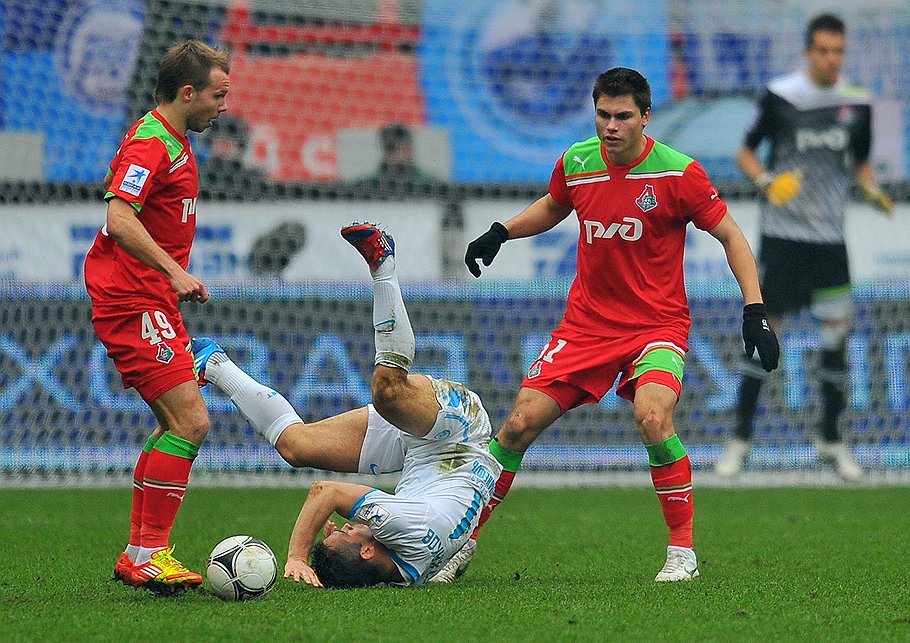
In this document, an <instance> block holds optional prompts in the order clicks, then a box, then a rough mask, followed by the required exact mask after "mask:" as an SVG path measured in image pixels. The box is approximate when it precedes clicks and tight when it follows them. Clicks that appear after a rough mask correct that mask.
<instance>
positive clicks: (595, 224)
mask: <svg viewBox="0 0 910 643" xmlns="http://www.w3.org/2000/svg"><path fill="white" fill-rule="evenodd" d="M622 220H623V222H622V223H616V222H615V221H614V222H613V223H611V224H610V225H608V226H604V224H602V223H601V222H600V221H588V220H587V219H585V220H584V221H583V223H584V224H585V238H586V239H587V240H588V243H594V239H612V238H613V237H616V236H618V237H619V238H620V239H625V240H626V241H638V240H639V239H641V232H642V227H643V226H642V224H641V220H639V219H636V218H635V217H623V218H622Z"/></svg>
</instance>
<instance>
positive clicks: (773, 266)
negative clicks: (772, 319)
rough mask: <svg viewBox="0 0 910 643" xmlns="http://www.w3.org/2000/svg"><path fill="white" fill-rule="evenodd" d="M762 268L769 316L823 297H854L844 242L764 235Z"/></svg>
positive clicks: (793, 309) (762, 287)
mask: <svg viewBox="0 0 910 643" xmlns="http://www.w3.org/2000/svg"><path fill="white" fill-rule="evenodd" d="M759 270H760V272H761V274H762V285H761V289H762V295H763V297H764V300H765V306H766V307H767V310H768V314H769V315H775V316H779V315H783V314H785V313H789V312H794V311H797V310H800V309H802V308H809V307H810V306H811V304H812V303H813V302H814V301H815V300H817V299H819V298H838V297H843V296H847V297H849V296H850V292H851V289H852V287H851V284H850V265H849V263H848V260H847V246H846V245H844V244H843V243H810V242H807V241H791V240H789V239H778V238H776V237H766V236H762V238H761V250H760V252H759Z"/></svg>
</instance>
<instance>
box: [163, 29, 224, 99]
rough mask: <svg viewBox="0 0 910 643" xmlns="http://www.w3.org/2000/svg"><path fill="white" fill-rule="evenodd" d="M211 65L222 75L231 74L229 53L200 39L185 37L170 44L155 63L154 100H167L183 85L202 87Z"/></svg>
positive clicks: (207, 77)
mask: <svg viewBox="0 0 910 643" xmlns="http://www.w3.org/2000/svg"><path fill="white" fill-rule="evenodd" d="M215 67H217V68H218V69H220V70H222V71H223V72H224V73H226V74H229V73H231V57H230V54H228V52H226V51H224V50H222V49H216V48H215V47H211V46H209V45H207V44H205V43H204V42H202V41H200V40H187V41H186V42H184V43H180V44H177V45H174V46H173V47H171V48H170V49H168V50H167V53H165V54H164V56H162V57H161V62H160V63H159V65H158V83H157V85H155V100H157V101H158V102H159V103H170V102H171V101H173V100H174V99H175V98H177V92H178V90H179V89H180V88H181V87H183V86H184V85H192V86H193V87H195V88H196V89H204V88H205V87H207V86H208V84H209V76H210V75H211V73H212V69H214V68H215Z"/></svg>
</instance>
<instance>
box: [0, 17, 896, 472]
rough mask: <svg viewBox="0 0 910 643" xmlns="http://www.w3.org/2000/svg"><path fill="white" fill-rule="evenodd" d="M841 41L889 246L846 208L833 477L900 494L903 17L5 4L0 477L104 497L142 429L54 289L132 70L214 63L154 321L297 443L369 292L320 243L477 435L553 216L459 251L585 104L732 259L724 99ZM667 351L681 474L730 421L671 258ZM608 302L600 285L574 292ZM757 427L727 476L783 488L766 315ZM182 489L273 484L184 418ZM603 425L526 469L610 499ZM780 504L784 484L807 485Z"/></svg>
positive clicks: (128, 399)
mask: <svg viewBox="0 0 910 643" xmlns="http://www.w3.org/2000/svg"><path fill="white" fill-rule="evenodd" d="M832 8H833V9H834V10H836V11H837V12H838V13H839V14H840V15H841V16H842V17H843V18H844V19H845V21H846V22H847V27H848V53H847V63H846V66H845V70H844V74H845V75H846V76H847V77H849V78H850V79H851V80H852V81H854V82H856V83H857V84H859V85H862V86H864V87H867V88H869V89H870V90H871V91H872V92H873V93H874V95H875V102H874V112H875V125H874V138H875V140H874V146H873V156H872V158H873V162H874V165H875V169H876V172H877V174H878V176H879V178H880V180H881V181H882V182H883V183H884V184H885V186H886V188H887V189H888V190H889V192H890V193H891V195H892V196H893V197H894V198H895V203H896V206H895V213H894V217H893V218H892V219H885V218H884V217H882V216H880V215H878V214H876V213H875V212H874V211H873V210H872V209H871V208H870V207H869V206H867V205H864V204H863V203H861V202H860V201H853V202H851V204H850V206H849V208H848V230H847V232H848V246H849V248H850V252H851V271H852V273H853V276H854V280H855V286H856V288H855V292H854V299H855V306H856V319H855V322H854V324H853V327H852V332H851V335H850V340H849V351H848V353H849V356H848V357H849V367H850V379H849V383H848V391H849V402H848V407H847V410H846V411H845V413H844V414H843V416H842V419H841V422H842V425H841V428H842V430H843V433H844V435H845V437H846V438H847V440H848V441H849V442H850V444H851V445H852V446H853V448H854V450H855V453H856V456H857V459H858V461H859V462H860V464H861V465H862V466H864V467H865V468H867V469H869V470H871V471H873V472H875V473H876V474H878V475H879V476H882V477H887V476H892V475H896V476H900V475H904V474H907V473H908V472H910V455H908V454H910V413H908V408H910V391H908V368H910V359H908V354H910V251H908V246H907V243H906V234H905V233H904V230H905V229H906V227H907V225H908V224H910V201H908V196H910V190H908V186H910V183H908V176H910V87H908V84H907V78H908V76H907V74H906V73H905V70H906V69H907V68H908V67H910V53H908V52H910V47H908V46H907V45H908V43H910V6H908V5H907V3H906V2H903V1H902V0H872V1H870V2H866V3H863V4H862V6H860V5H859V4H857V3H849V2H846V1H843V2H827V3H820V2H797V1H796V0H786V1H784V2H768V3H754V2H744V1H741V0H735V1H733V2H729V1H728V2H715V1H709V0H699V1H693V2H683V1H680V0H657V1H656V2H651V3H649V5H648V9H647V10H646V11H645V10H642V8H641V5H640V4H637V3H633V2H630V1H626V0H611V1H610V2H603V1H599V2H595V1H593V0H590V1H589V0H564V1H561V2H555V1H551V0H509V1H505V2H503V1H494V0H468V1H466V2H450V1H443V0H365V1H362V2H357V3H351V2H345V1H342V0H303V1H294V2H291V1H290V0H287V1H281V0H275V1H270V2H265V1H264V0H262V1H257V0H230V1H229V0H221V1H218V0H149V1H147V2H143V1H141V0H113V1H104V2H101V1H96V0H41V1H40V2H39V1H38V0H7V1H6V2H4V3H2V4H0V32H2V34H3V38H2V42H0V57H2V65H3V66H2V69H3V73H2V74H0V86H2V90H0V149H2V153H0V226H2V231H3V234H2V235H0V302H2V303H0V446H2V449H0V474H2V477H3V478H4V479H5V480H31V479H40V478H41V477H42V476H50V477H66V476H72V475H81V474H84V473H89V474H92V475H96V474H105V473H111V474H115V475H118V476H119V475H122V474H123V473H124V472H127V471H129V470H131V468H132V466H133V464H134V462H135V458H136V455H137V453H138V449H139V448H140V447H141V445H142V444H143V443H144V441H145V438H146V436H147V434H148V433H149V432H150V431H151V430H152V429H153V428H154V426H155V425H154V418H153V416H152V415H151V413H150V412H149V410H148V408H147V407H146V405H145V404H144V403H143V402H142V400H141V399H140V398H139V396H138V395H137V394H136V393H135V391H132V390H123V388H122V386H121V383H120V379H119V376H118V374H117V373H116V370H115V369H114V368H113V365H112V363H111V362H110V360H108V359H107V357H106V354H105V351H104V348H103V347H102V346H101V345H100V343H99V342H98V341H97V339H96V338H95V335H94V333H93V331H92V327H91V324H90V321H89V318H90V304H89V301H88V299H87V297H86V295H85V292H84V286H83V283H82V262H83V260H84V256H85V252H86V251H87V249H88V248H89V246H90V245H91V243H92V241H93V239H94V236H95V235H96V234H97V231H98V229H99V228H100V227H101V225H103V223H104V217H105V206H104V203H103V201H102V198H101V197H102V195H103V192H102V190H101V188H100V180H101V178H103V176H104V174H105V172H106V168H107V164H108V163H109V161H110V158H111V157H112V155H113V153H114V152H115V151H116V149H117V146H118V145H119V142H120V139H121V137H122V136H123V133H124V132H125V131H126V129H127V128H128V127H129V126H130V125H131V124H132V123H133V122H134V121H135V120H136V119H137V118H139V117H140V116H141V115H142V114H144V113H145V112H146V111H148V110H149V109H151V108H152V107H153V106H154V98H153V91H154V86H155V79H156V74H157V63H158V60H159V58H160V56H161V54H162V53H163V52H164V51H165V50H167V48H168V47H169V46H170V45H172V44H174V43H175V42H177V41H180V40H183V39H186V38H190V37H193V38H199V39H201V40H204V41H206V42H209V43H212V44H215V45H218V46H221V47H224V48H226V49H229V50H230V51H231V53H232V70H231V89H230V93H229V95H228V109H229V111H228V113H227V116H225V117H224V118H222V119H219V121H218V122H216V124H215V126H214V127H213V128H212V129H211V130H209V131H207V132H205V133H203V134H201V135H194V136H193V137H192V141H193V146H194V150H195V152H196V156H197V159H198V161H199V166H200V176H201V192H200V197H199V201H198V205H197V215H196V216H197V236H196V242H195V245H194V250H193V255H192V263H191V268H190V271H191V272H192V273H193V274H195V275H197V276H199V277H200V278H201V279H203V281H204V282H205V283H206V285H207V286H208V287H209V289H210V291H211V292H212V293H213V298H212V300H211V301H210V302H209V303H207V304H206V305H204V306H190V305H186V306H185V307H184V308H182V312H183V314H184V318H185V321H186V325H187V328H188V330H189V332H190V333H191V335H197V336H198V335H208V336H212V337H214V338H215V339H216V340H218V341H219V342H220V343H222V345H224V346H225V348H226V349H227V350H228V352H229V353H230V354H231V355H232V357H233V358H234V360H235V361H236V362H237V363H238V364H240V365H241V366H242V367H243V368H245V369H246V370H247V371H248V372H250V373H251V374H252V375H253V376H254V377H256V378H257V379H260V380H261V381H263V382H265V383H267V384H269V385H271V386H272V387H274V388H275V389H277V390H279V391H281V392H282V393H284V394H286V396H287V397H288V399H289V400H290V401H291V403H292V404H293V405H294V406H295V408H297V409H298V411H299V412H300V414H301V415H302V416H303V417H304V418H305V419H306V420H316V419H320V418H322V417H326V416H328V415H332V414H335V413H339V412H341V411H345V410H348V409H350V408H353V407H355V406H359V405H362V404H365V403H367V402H368V401H369V381H370V375H371V371H372V358H373V339H372V329H371V326H370V319H371V314H370V309H371V292H370V290H369V287H368V275H367V272H366V270H365V268H364V266H363V263H362V261H361V260H360V258H359V257H358V256H357V255H356V253H355V252H353V251H352V250H351V249H350V248H348V247H347V245H346V244H345V243H344V242H343V241H342V240H341V238H340V236H339V235H338V230H339V229H340V227H341V226H342V225H344V224H345V223H348V222H350V221H352V220H355V219H360V220H363V219H367V220H371V221H378V222H381V223H383V224H384V225H385V226H386V227H387V228H388V229H389V230H390V231H391V232H392V233H393V235H394V236H395V239H396V242H397V247H398V253H399V273H400V276H401V279H402V283H403V290H404V296H405V300H406V303H407V306H408V310H409V312H410V315H411V319H412V323H413V326H414V328H415V330H416V331H417V346H418V351H417V359H416V362H415V370H416V371H419V372H423V373H427V374H431V375H435V376H439V377H446V378H450V379H456V380H459V381H463V382H465V383H466V384H468V385H469V386H470V387H471V388H473V389H474V390H476V391H477V392H478V393H479V394H480V395H481V397H482V398H483V400H484V402H485V405H486V407H487V409H488V411H489V412H490V415H491V419H492V421H493V425H494V428H496V427H498V426H499V425H500V424H501V423H502V422H503V421H504V420H505V418H506V417H507V414H508V412H509V410H510V408H511V405H512V402H513V401H514V398H515V395H516V393H517V390H518V388H519V386H520V384H521V381H522V378H523V376H524V373H525V372H526V370H527V368H528V366H529V365H530V364H531V363H532V362H533V360H534V359H535V358H536V357H537V355H538V353H539V352H540V350H541V348H542V347H543V346H544V345H545V344H546V342H547V341H548V339H549V332H550V331H551V330H552V329H553V328H554V327H555V326H556V325H557V324H558V323H559V320H560V318H561V316H562V313H563V311H564V307H565V298H566V294H567V292H568V287H569V285H570V283H571V280H572V278H573V276H574V265H575V252H576V244H577V241H578V234H579V230H578V223H577V220H575V219H574V217H569V219H568V220H566V221H564V222H563V223H562V224H560V225H559V226H556V227H555V228H553V229H552V230H550V231H548V232H547V233H544V234H541V235H538V236H536V237H534V238H532V239H525V240H520V241H513V242H510V243H509V244H507V245H506V246H504V247H503V250H502V252H501V254H500V255H499V256H498V257H497V260H496V262H495V263H494V264H493V265H492V266H490V267H489V268H487V269H486V270H485V272H484V276H483V277H482V278H481V279H479V280H475V279H474V278H473V277H471V276H470V275H469V274H468V272H467V270H466V269H465V267H464V265H463V261H462V258H463V255H464V249H465V247H466V245H467V242H468V241H470V240H471V239H473V238H475V237H476V236H477V235H479V234H480V233H482V232H483V231H485V230H486V229H487V228H488V227H489V225H490V223H491V222H492V221H494V220H499V221H502V220H505V219H507V218H509V217H511V216H513V215H514V214H516V213H518V212H519V211H520V210H521V209H522V208H523V207H524V206H525V205H527V204H528V203H530V202H532V201H533V200H535V199H537V198H539V197H540V196H541V195H543V194H544V193H545V192H546V187H547V182H548V179H549V175H550V172H551V170H552V167H553V164H554V162H555V160H556V158H557V157H558V156H559V155H560V154H561V153H562V152H563V151H564V149H565V148H566V147H567V146H568V145H570V144H571V143H573V142H575V141H578V140H582V139H585V138H588V137H590V136H591V135H593V133H594V132H593V125H592V108H591V103H590V101H591V85H592V82H593V79H594V78H595V77H596V75H597V74H598V73H600V72H601V71H604V70H605V69H608V68H610V67H614V66H628V67H634V68H636V69H638V70H640V71H641V72H642V73H643V74H644V75H645V76H646V77H647V78H648V79H649V81H650V83H651V86H652V91H653V100H654V109H653V117H652V121H651V124H649V129H648V133H650V134H652V135H653V136H654V137H655V138H658V139H660V140H663V141H664V142H667V143H669V144H671V145H673V146H674V147H676V148H677V149H679V150H681V151H683V152H685V153H687V154H690V155H692V156H694V157H695V158H697V159H698V160H699V161H700V162H701V163H702V165H704V166H705V168H706V170H707V171H708V174H709V176H711V177H712V179H713V181H714V182H715V184H716V185H717V186H718V187H719V188H720V189H721V192H722V195H723V196H724V198H725V200H726V201H727V202H728V204H729V205H730V208H731V213H732V214H733V215H734V216H735V217H736V218H737V220H738V221H739V223H740V225H741V227H743V229H744V230H745V231H746V233H747V236H749V238H750V240H752V241H753V242H754V241H756V240H757V229H758V224H757V221H758V207H757V201H756V194H755V192H754V190H753V188H752V187H751V186H750V185H749V184H748V183H746V182H745V181H744V180H743V177H742V175H741V174H740V172H739V170H738V169H737V166H736V164H735V161H734V157H735V154H736V150H737V148H738V146H739V145H740V144H741V141H742V138H743V134H744V131H745V129H746V128H747V127H748V125H749V123H750V121H751V118H752V115H753V105H754V100H755V97H756V96H757V95H758V92H760V91H761V89H762V88H763V86H764V85H765V84H766V83H767V82H768V81H769V80H770V79H771V78H773V77H775V76H777V75H779V74H782V73H785V72H787V71H790V70H791V69H793V68H795V67H796V66H797V65H799V64H800V61H801V58H802V43H803V40H802V39H803V29H804V26H805V24H806V23H807V22H808V20H809V19H810V18H811V17H812V16H813V15H814V14H815V13H817V12H818V11H821V10H823V9H825V10H830V9H832ZM685 267H686V275H687V286H688V291H689V297H690V307H691V310H692V318H693V325H692V334H691V342H690V353H689V355H688V356H687V360H686V361H687V364H686V377H685V382H684V387H683V394H682V397H681V400H680V403H679V406H678V409H677V413H676V424H677V430H678V432H679V433H680V435H681V437H682V439H683V442H684V443H685V444H686V445H687V447H688V449H689V452H690V455H691V456H692V459H693V463H694V464H695V466H696V467H698V468H706V469H707V468H710V467H712V466H713V464H714V462H715V461H716V459H717V457H718V456H719V454H720V452H721V449H722V446H723V441H724V439H725V438H726V437H727V435H728V434H729V431H730V430H731V427H732V424H733V410H734V405H735V397H736V388H737V385H738V382H739V377H740V376H739V373H738V370H737V369H738V365H739V361H740V354H741V352H742V344H741V337H740V324H741V312H742V302H741V299H740V295H739V290H738V288H737V286H736V283H735V281H734V280H733V279H732V276H731V275H730V274H729V270H728V268H727V267H726V262H725V259H724V256H723V252H722V249H721V248H720V246H719V244H718V243H717V242H716V241H715V240H714V239H712V238H711V237H710V236H708V235H706V234H704V233H701V232H699V231H695V230H693V231H691V233H690V239H689V242H688V243H687V249H686V264H685ZM604 278H605V279H609V275H604ZM781 342H782V362H781V368H780V370H779V371H778V372H776V373H775V374H773V376H772V378H771V380H770V382H769V384H768V385H767V386H766V388H765V390H764V391H763V396H762V398H761V403H760V406H759V410H758V415H757V418H756V432H755V448H754V449H753V453H752V457H751V459H750V461H749V467H750V468H751V469H754V470H768V471H776V472H780V471H788V470H792V471H797V470H800V471H802V470H806V471H812V470H815V469H817V468H818V466H819V465H818V464H817V461H816V451H815V447H814V445H813V441H814V439H815V437H816V431H815V425H816V418H817V414H818V412H819V409H820V399H819V398H820V393H819V384H818V377H817V368H818V359H819V348H820V346H821V338H820V335H819V331H818V327H817V325H816V324H815V323H814V321H813V319H812V318H811V316H810V315H809V313H808V312H806V313H802V314H799V315H796V316H794V317H793V318H790V319H788V320H787V322H786V328H785V332H784V333H783V335H782V337H781ZM204 396H205V398H206V401H207V402H208V404H209V408H210V411H211V417H212V430H211V433H210V434H209V437H208V438H207V440H206V445H205V447H204V448H203V449H202V452H201V455H200V459H199V461H198V465H197V468H198V469H200V470H202V471H207V472H212V473H213V474H216V475H217V474H222V475H228V474H233V473H237V472H241V473H243V472H256V471H286V470H288V467H287V466H286V465H285V464H284V463H283V462H281V460H280V458H278V457H277V456H276V455H275V454H274V452H273V450H272V449H271V448H270V447H269V446H268V445H267V444H265V443H264V442H263V441H262V440H261V439H260V438H258V437H257V436H256V435H255V434H254V433H253V432H252V431H251V430H250V429H249V428H248V427H247V426H246V424H245V423H244V421H243V419H242V418H241V417H240V415H239V414H238V413H237V412H236V411H235V410H234V409H232V407H231V404H230V402H229V401H228V400H227V399H226V398H224V397H221V396H219V395H217V394H215V393H213V392H212V391H210V390H208V389H206V390H205V391H204ZM645 464H646V457H645V455H644V450H643V448H642V447H641V445H640V442H639V438H638V434H637V431H636V429H635V423H634V420H633V418H632V413H631V405H630V404H629V403H628V402H625V401H621V400H619V399H618V398H617V397H616V396H615V395H614V394H613V393H610V394H608V395H607V396H606V397H605V398H604V399H603V400H602V401H601V402H600V403H599V404H592V405H587V406H584V407H581V408H579V409H575V410H573V411H571V412H569V413H567V414H566V415H565V416H564V417H562V418H561V419H560V420H558V421H557V422H556V423H555V424H554V425H553V426H552V427H551V428H550V429H548V430H547V431H545V432H544V433H543V434H542V436H541V437H540V438H539V440H538V441H537V442H536V444H535V445H534V446H533V447H532V449H531V450H530V451H529V453H528V455H527V457H526V459H525V467H526V468H532V469H541V470H555V471H602V470H637V469H642V468H644V466H645ZM807 475H809V474H807Z"/></svg>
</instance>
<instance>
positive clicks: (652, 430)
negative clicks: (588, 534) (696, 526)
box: [634, 373, 698, 582]
mask: <svg viewBox="0 0 910 643" xmlns="http://www.w3.org/2000/svg"><path fill="white" fill-rule="evenodd" d="M647 375H648V373H645V375H644V376H642V377H645V376H647ZM676 401H677V393H676V391H674V390H673V389H671V388H670V387H668V386H665V385H664V384H660V383H657V382H653V381H649V382H644V383H641V384H640V385H638V386H637V388H636V391H635V402H634V404H635V406H634V414H635V421H636V423H637V424H638V430H639V433H640V434H641V439H642V441H643V442H644V444H645V448H646V449H647V451H648V462H649V465H650V469H651V481H652V482H653V483H654V490H655V491H656V492H657V498H658V500H659V501H660V507H661V510H662V511H663V515H664V521H665V522H666V523H667V527H669V529H670V544H669V546H668V547H667V560H666V562H665V563H664V566H663V569H661V570H660V572H658V574H657V576H656V577H655V579H654V580H656V581H658V582H668V581H680V580H692V579H695V578H697V577H698V562H697V560H696V557H695V550H694V549H693V547H692V543H693V541H692V520H693V516H694V512H693V509H692V503H693V500H692V464H691V463H690V461H689V456H688V455H687V453H686V449H685V447H684V446H683V444H682V442H680V440H679V437H678V436H677V435H676V428H675V427H674V425H673V410H674V409H675V408H676Z"/></svg>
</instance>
